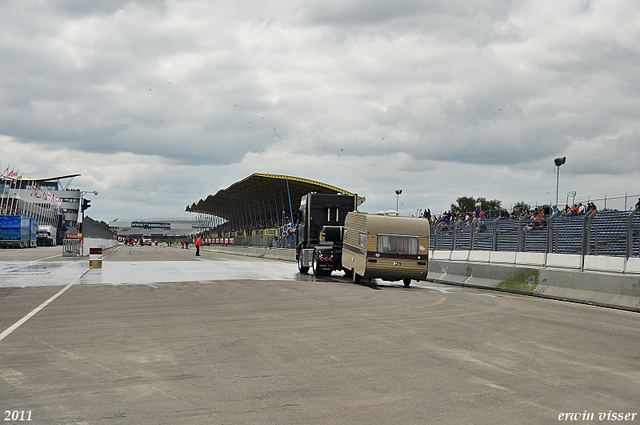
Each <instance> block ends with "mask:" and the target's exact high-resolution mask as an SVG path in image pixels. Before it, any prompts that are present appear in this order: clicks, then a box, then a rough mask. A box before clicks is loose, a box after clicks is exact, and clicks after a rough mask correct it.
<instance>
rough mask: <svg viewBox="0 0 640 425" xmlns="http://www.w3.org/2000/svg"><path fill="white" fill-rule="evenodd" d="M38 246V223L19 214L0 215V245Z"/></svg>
mask: <svg viewBox="0 0 640 425" xmlns="http://www.w3.org/2000/svg"><path fill="white" fill-rule="evenodd" d="M36 246H38V223H37V222H36V220H34V219H33V218H29V217H24V216H19V215H3V216H0V247H2V248H31V247H36Z"/></svg>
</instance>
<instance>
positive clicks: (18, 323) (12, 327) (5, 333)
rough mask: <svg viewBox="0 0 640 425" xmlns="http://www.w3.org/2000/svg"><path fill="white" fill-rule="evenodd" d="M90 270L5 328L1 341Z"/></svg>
mask: <svg viewBox="0 0 640 425" xmlns="http://www.w3.org/2000/svg"><path fill="white" fill-rule="evenodd" d="M88 272H89V270H87V271H86V272H84V273H82V276H80V277H79V278H77V279H76V280H75V281H73V282H71V283H70V284H68V285H67V286H65V287H64V288H62V289H61V290H59V291H58V293H56V294H55V295H54V296H52V297H51V298H49V299H48V300H46V301H45V302H43V303H42V304H40V305H39V306H38V307H36V308H34V309H33V310H32V311H31V313H29V314H27V315H26V316H24V317H23V318H22V319H20V320H18V321H17V322H16V323H14V324H13V325H12V326H10V327H9V328H8V329H7V330H5V331H4V332H2V333H1V334H0V341H2V340H3V339H5V338H6V337H8V336H9V335H11V333H12V332H13V331H15V330H16V329H18V328H19V327H20V326H22V325H23V324H24V323H25V322H26V321H27V320H29V319H31V318H32V317H33V316H35V315H36V314H38V312H39V311H40V310H42V309H43V308H45V307H46V306H48V305H49V304H50V303H51V302H53V300H55V299H56V298H58V297H59V296H60V295H62V294H64V292H65V291H66V290H67V289H69V288H71V287H72V286H73V285H74V284H76V283H77V282H79V281H80V279H82V277H83V276H84V275H85V274H87V273H88Z"/></svg>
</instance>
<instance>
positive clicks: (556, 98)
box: [0, 0, 640, 219]
mask: <svg viewBox="0 0 640 425" xmlns="http://www.w3.org/2000/svg"><path fill="white" fill-rule="evenodd" d="M638 9H640V5H638V4H637V3H636V2H634V1H631V0H619V1H615V2H613V3H611V2H609V3H606V4H605V3H602V2H598V1H585V0H573V1H568V2H554V1H551V0H546V1H536V2H533V1H526V2H519V3H515V4H514V3H512V2H508V1H497V2H496V1H485V0H474V1H464V2H462V1H451V2H436V1H414V0H405V1H400V2H393V3H389V2H370V1H368V2H363V1H360V0H350V1H322V2H319V1H311V2H309V1H305V2H302V1H300V2H293V3H292V2H282V1H281V0H267V1H264V2H257V3H256V2H249V1H238V2H231V3H223V4H215V5H214V4H212V3H210V2H207V1H180V2H178V1H151V0H147V1H133V0H131V1H125V0H122V1H118V2H108V4H107V3H104V4H103V3H101V2H98V3H95V4H93V3H87V2H82V1H77V0H67V1H62V0H59V1H52V2H45V3H42V2H36V1H33V0H23V1H6V2H2V3H1V4H0V55H2V57H3V59H4V60H3V61H2V62H0V87H1V90H0V135H1V136H2V139H1V140H2V143H1V145H0V160H2V162H3V163H5V164H6V163H9V162H10V163H12V164H16V165H18V166H19V167H20V168H22V169H23V170H25V171H27V170H28V171H29V173H30V174H33V175H37V176H42V175H49V174H56V173H58V172H62V173H72V172H81V173H82V174H83V175H82V177H81V178H78V179H77V180H76V183H77V184H78V185H82V188H83V190H84V189H91V190H94V187H96V189H95V190H99V192H100V196H99V198H100V199H97V200H96V201H95V202H93V203H92V211H91V212H92V213H94V214H95V215H97V216H100V215H102V214H104V216H105V217H99V218H104V219H110V218H112V217H111V215H114V216H118V215H120V216H123V217H124V216H137V215H151V214H154V215H160V214H162V213H163V212H166V214H168V215H175V214H180V213H182V211H183V208H184V206H186V205H187V204H191V203H192V202H195V201H197V200H198V199H200V198H203V197H206V196H207V195H208V194H209V193H215V192H216V191H217V190H218V189H220V188H223V187H227V186H229V185H230V184H232V183H233V182H235V181H237V180H239V179H242V178H244V177H246V176H248V175H250V174H252V173H254V172H270V173H279V174H291V175H296V176H302V177H307V178H311V179H315V180H320V181H324V182H327V183H330V184H333V185H336V186H339V187H343V188H345V189H348V190H351V191H356V192H359V193H362V194H364V195H365V196H367V198H368V201H367V204H365V209H367V210H371V211H374V210H382V209H390V208H393V207H394V206H395V194H394V190H395V189H396V188H403V190H404V193H403V195H402V202H403V203H404V205H405V207H406V211H405V212H406V213H410V212H412V211H415V209H417V208H426V207H431V209H432V211H439V210H446V209H448V207H449V205H450V204H451V203H452V202H455V199H456V198H457V197H459V196H475V197H480V196H483V197H485V198H488V199H494V198H497V199H501V200H503V202H504V203H505V204H509V203H513V202H518V201H520V200H525V201H528V202H530V203H535V202H538V201H544V200H545V199H550V195H549V193H552V194H555V175H554V167H553V163H552V159H553V158H554V157H556V156H565V155H566V156H567V157H568V160H567V164H566V165H565V166H563V167H562V171H561V178H562V181H561V184H562V185H563V186H564V185H567V186H568V187H571V188H572V190H577V191H579V193H582V194H585V195H587V194H588V193H593V192H595V191H597V192H606V191H615V190H626V189H630V190H633V189H634V188H637V187H638V186H639V185H638V183H637V182H638V180H639V177H640V169H639V168H638V167H637V166H636V164H638V159H640V158H638V155H639V154H638V152H640V149H639V148H640V142H639V140H638V131H639V125H638V122H639V121H638V117H639V116H640V113H639V112H640V110H639V109H640V100H639V99H640V96H639V94H640V93H639V92H640V75H638V73H637V69H638V68H639V65H640V47H639V46H638V43H637V40H638V38H639V37H640V18H639V17H640V13H638V12H639V10H638ZM34 152H37V154H36V155H34V154H33V153H34ZM338 155H340V156H338ZM596 175H597V178H593V176H596ZM85 186H86V187H85ZM561 190H564V189H561ZM103 199H104V201H102V200H103Z"/></svg>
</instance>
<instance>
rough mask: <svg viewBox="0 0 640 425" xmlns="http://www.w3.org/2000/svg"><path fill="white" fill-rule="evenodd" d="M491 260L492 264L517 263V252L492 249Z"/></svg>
mask: <svg viewBox="0 0 640 425" xmlns="http://www.w3.org/2000/svg"><path fill="white" fill-rule="evenodd" d="M489 261H490V262H491V263H492V264H493V263H495V264H515V263H516V253H515V252H511V251H491V259H490V260H489Z"/></svg>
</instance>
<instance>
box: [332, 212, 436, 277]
mask: <svg viewBox="0 0 640 425" xmlns="http://www.w3.org/2000/svg"><path fill="white" fill-rule="evenodd" d="M342 246H343V252H342V268H343V269H345V270H348V271H349V272H350V274H352V279H353V282H354V283H359V282H360V279H362V278H365V279H375V278H379V279H382V280H388V281H397V280H401V281H402V282H403V283H404V286H406V287H408V286H409V285H410V284H411V280H418V281H420V280H425V279H426V278H427V266H428V261H429V258H428V257H429V220H426V219H424V218H417V217H402V216H399V215H398V214H397V213H395V212H393V213H389V212H386V213H376V214H367V213H361V212H357V211H354V212H350V213H349V214H347V217H346V219H345V223H344V236H343V241H342Z"/></svg>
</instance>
